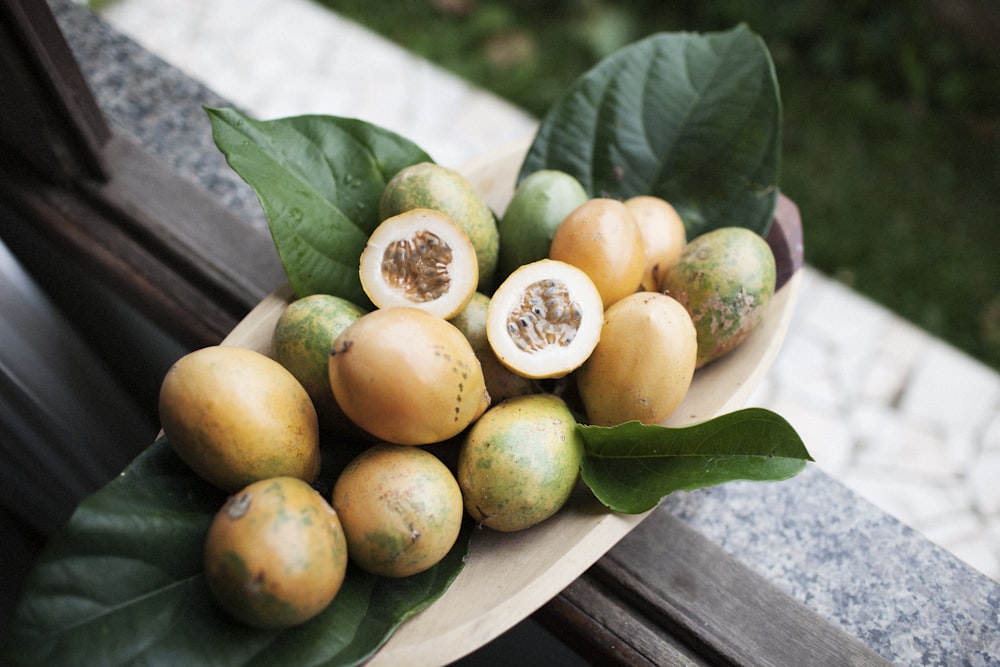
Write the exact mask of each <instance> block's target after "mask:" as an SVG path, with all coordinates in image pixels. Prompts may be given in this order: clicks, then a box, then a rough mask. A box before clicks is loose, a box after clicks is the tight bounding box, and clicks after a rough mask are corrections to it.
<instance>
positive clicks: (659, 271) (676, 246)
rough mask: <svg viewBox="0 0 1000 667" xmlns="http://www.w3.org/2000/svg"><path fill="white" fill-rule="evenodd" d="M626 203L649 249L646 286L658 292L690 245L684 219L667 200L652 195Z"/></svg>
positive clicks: (645, 273) (644, 284) (643, 280)
mask: <svg viewBox="0 0 1000 667" xmlns="http://www.w3.org/2000/svg"><path fill="white" fill-rule="evenodd" d="M625 206H626V207H627V208H628V210H629V211H630V212H631V213H632V217H634V218H635V221H636V222H637V223H638V224H639V231H640V232H641V233H642V245H643V247H644V248H645V250H646V270H645V272H644V273H643V275H642V289H644V290H649V291H653V292H655V291H658V290H659V289H660V282H661V280H662V279H663V275H664V274H665V273H666V272H667V271H668V270H670V267H672V266H673V265H674V264H676V263H677V260H679V259H680V257H681V253H682V252H684V246H685V245H686V244H687V230H686V229H685V228H684V221H683V220H681V216H679V215H678V214H677V211H676V210H675V209H674V207H673V206H671V205H670V204H669V203H668V202H667V201H666V200H664V199H661V198H659V197H654V196H652V195H639V196H637V197H632V198H630V199H626V200H625Z"/></svg>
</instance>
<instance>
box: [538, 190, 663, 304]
mask: <svg viewBox="0 0 1000 667" xmlns="http://www.w3.org/2000/svg"><path fill="white" fill-rule="evenodd" d="M549 258H550V259H557V260H560V261H563V262H566V263H568V264H572V265H573V266H576V267H578V268H580V269H582V270H583V271H584V273H586V274H587V275H588V276H590V279H591V280H593V281H594V285H596V286H597V291H598V292H600V293H601V300H602V301H603V302H604V307H605V308H607V307H608V306H610V305H611V304H613V303H614V302H615V301H617V300H618V299H620V298H622V297H623V296H625V295H627V294H631V293H633V292H635V291H636V290H637V289H639V285H640V283H641V282H642V275H643V272H644V271H645V269H646V251H645V248H644V247H643V245H642V232H640V231H639V225H638V223H637V222H636V221H635V218H634V217H633V216H632V214H631V213H630V212H629V210H628V208H626V206H625V204H623V203H622V202H620V201H618V200H616V199H607V198H597V199H590V200H588V201H586V202H585V203H583V204H582V205H580V206H578V207H577V208H575V209H573V211H572V212H571V213H570V214H569V215H568V216H566V219H565V220H563V221H562V223H561V224H560V225H559V228H558V229H556V233H555V235H554V236H553V237H552V245H551V246H549Z"/></svg>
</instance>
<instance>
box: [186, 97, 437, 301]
mask: <svg viewBox="0 0 1000 667" xmlns="http://www.w3.org/2000/svg"><path fill="white" fill-rule="evenodd" d="M206 111H207V112H208V116H209V119H210V120H211V124H212V137H213V139H214V140H215V143H216V145H217V146H218V147H219V150H220V151H222V153H223V154H224V155H225V156H226V160H227V161H228V163H229V166H230V167H232V168H233V170H235V171H236V173H237V174H239V175H240V177H241V178H243V180H245V181H246V182H247V183H248V184H249V185H250V187H252V188H253V190H254V191H255V192H256V194H257V198H258V199H259V200H260V203H261V205H262V206H263V208H264V214H265V215H266V217H267V221H268V225H269V226H270V229H271V236H272V238H273V239H274V245H275V247H276V248H277V251H278V256H279V257H280V258H281V262H282V264H283V265H284V267H285V273H286V274H287V275H288V281H289V283H291V286H292V289H293V290H294V291H295V294H296V296H299V297H302V296H307V295H309V294H317V293H320V294H334V295H336V296H340V297H343V298H345V299H348V300H349V301H352V302H353V303H357V304H359V305H365V304H368V297H367V296H366V295H365V293H364V291H363V290H362V289H361V280H360V278H359V277H358V258H359V257H360V255H361V250H362V249H363V248H364V245H365V242H366V241H367V240H368V236H369V235H370V234H371V232H372V230H374V229H375V226H376V225H377V224H378V222H379V220H378V200H379V197H381V196H382V190H383V189H384V188H385V185H386V183H388V181H389V179H391V178H392V177H393V176H394V175H395V174H396V173H397V172H398V171H400V170H401V169H403V168H404V167H407V166H409V165H411V164H414V163H417V162H429V161H431V159H430V157H429V156H428V155H427V154H426V153H425V152H424V151H423V150H421V149H420V148H419V147H417V146H416V145H415V144H413V143H412V142H410V141H409V140H407V139H405V138H403V137H401V136H399V135H398V134H395V133H393V132H390V131H389V130H386V129H383V128H381V127H378V126H377V125H372V124H370V123H366V122H364V121H360V120H356V119H353V118H340V117H337V116H316V115H310V116H296V117H291V118H279V119H277V120H270V121H257V120H253V119H251V118H249V117H248V116H246V115H244V114H242V113H240V112H238V111H235V110H233V109H211V108H208V109H206Z"/></svg>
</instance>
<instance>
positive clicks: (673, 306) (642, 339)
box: [576, 292, 698, 426]
mask: <svg viewBox="0 0 1000 667" xmlns="http://www.w3.org/2000/svg"><path fill="white" fill-rule="evenodd" d="M697 356H698V344H697V332H696V331H695V328H694V322H692V321H691V316H690V315H688V312H687V310H685V309H684V306H682V305H681V304H680V303H678V302H677V301H676V300H675V299H673V298H671V297H669V296H667V295H665V294H661V293H659V292H636V293H635V294H631V295H629V296H627V297H625V298H624V299H621V300H620V301H618V302H616V303H615V304H613V305H612V306H611V307H610V308H608V309H607V310H606V311H605V313H604V327H603V328H602V330H601V340H600V342H599V343H598V344H597V347H596V348H594V352H593V354H591V355H590V358H589V359H588V360H587V361H586V363H584V364H583V366H582V367H581V368H580V369H579V370H578V371H577V372H576V384H577V390H578V391H579V394H580V399H581V401H582V402H583V406H584V409H585V411H586V413H587V421H588V422H589V423H591V424H594V425H595V426H615V425H617V424H621V423H624V422H627V421H632V420H639V421H641V422H642V423H643V424H659V423H660V422H662V421H663V420H665V419H666V418H667V417H669V416H670V414H671V413H673V412H674V410H676V409H677V406H679V405H680V404H681V401H683V400H684V397H685V396H686V395H687V392H688V389H689V388H690V386H691V380H692V378H693V377H694V368H695V361H696V359H697Z"/></svg>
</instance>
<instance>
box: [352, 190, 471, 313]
mask: <svg viewBox="0 0 1000 667" xmlns="http://www.w3.org/2000/svg"><path fill="white" fill-rule="evenodd" d="M360 276H361V286H362V288H363V289H364V290H365V294H367V295H368V298H369V299H371V300H372V303H373V304H375V305H376V306H377V307H379V308H390V307H394V306H409V307H412V308H419V309H421V310H424V311H426V312H428V313H430V314H431V315H436V316H438V317H443V318H446V319H447V318H449V317H452V316H453V315H455V314H456V313H458V312H459V311H460V310H462V308H464V307H465V304H467V303H468V302H469V299H471V298H472V295H473V294H474V293H475V291H476V285H477V284H478V283H479V266H478V263H477V260H476V249H475V248H474V247H473V245H472V241H470V240H469V237H468V236H467V235H466V233H465V232H464V231H462V228H461V227H459V226H458V224H456V223H455V221H454V220H452V219H451V218H449V217H448V216H447V215H445V214H444V213H440V212H438V211H432V210H430V209H420V208H418V209H413V210H411V211H406V212H404V213H400V214H399V215H395V216H393V217H391V218H387V219H385V220H383V221H382V222H381V223H380V224H379V226H378V227H376V228H375V231H374V232H372V235H371V237H369V239H368V243H367V244H366V245H365V249H364V250H363V251H362V253H361V263H360Z"/></svg>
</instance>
